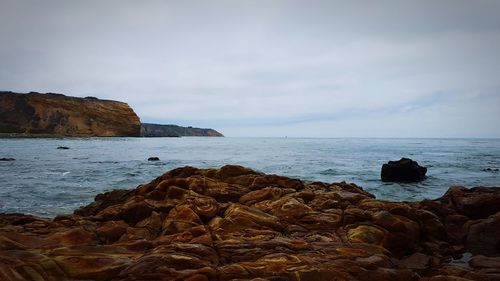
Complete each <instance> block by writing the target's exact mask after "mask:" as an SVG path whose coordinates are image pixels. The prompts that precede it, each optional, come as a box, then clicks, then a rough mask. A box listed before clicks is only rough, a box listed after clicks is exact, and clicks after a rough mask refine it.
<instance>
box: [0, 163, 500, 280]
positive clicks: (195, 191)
mask: <svg viewBox="0 0 500 281" xmlns="http://www.w3.org/2000/svg"><path fill="white" fill-rule="evenodd" d="M486 194H488V196H486ZM499 194H500V189H493V188H491V189H487V188H476V189H471V190H468V189H464V188H452V189H450V191H449V192H448V193H447V194H445V195H444V196H443V197H442V198H439V199H436V200H427V201H422V202H415V203H405V202H390V201H383V200H376V199H375V198H374V196H373V195H371V194H369V193H367V192H365V191H364V190H363V189H362V188H360V187H358V186H356V185H354V184H347V183H344V182H342V183H333V184H326V183H321V182H302V181H300V180H298V179H291V178H286V177H282V176H277V175H266V174H262V173H258V172H255V171H253V170H251V169H248V168H244V167H240V166H224V167H222V168H220V169H196V168H193V167H184V168H178V169H175V170H172V171H169V172H167V173H165V174H163V175H162V176H160V177H158V178H157V179H155V180H153V181H152V182H150V183H148V184H145V185H141V186H138V187H137V188H136V189H134V190H114V191H111V192H107V193H104V194H100V195H98V196H97V197H96V198H95V202H93V203H92V204H90V205H88V206H85V207H82V208H80V209H79V210H77V211H75V213H74V214H73V215H65V216H59V217H56V218H55V219H53V220H48V219H41V218H37V217H32V216H27V215H19V214H3V215H0V280H190V281H194V280H222V281H226V280H254V281H257V280H259V281H261V280H320V281H321V280H369V281H375V280H402V281H407V280H432V281H438V280H500V271H499V269H498V264H499V259H498V256H500V255H499V253H498V251H496V252H495V251H489V250H485V249H486V247H485V246H486V245H492V244H491V243H495V241H496V240H495V241H494V239H496V237H498V236H496V237H492V235H497V234H496V232H495V233H494V234H492V235H489V234H488V233H489V231H492V230H491V229H492V228H494V227H495V225H498V215H499V213H498V211H499V210H498V207H494V206H500V202H496V205H495V204H493V203H488V204H486V205H485V207H484V209H477V210H474V208H472V206H475V205H476V204H479V202H478V201H481V200H486V198H498V196H499ZM488 200H490V199H488ZM491 200H497V199H491ZM488 202H489V201H488ZM469 208H472V209H469ZM486 230H487V231H488V232H483V231H486ZM475 235H480V237H477V239H479V240H475V239H476V238H473V237H476V236H475ZM471 240H475V241H474V243H473V246H472V248H470V249H471V250H473V254H474V256H472V258H471V259H470V261H469V266H462V265H460V264H459V263H458V262H456V261H454V260H452V258H453V257H454V258H458V257H460V255H461V253H463V252H465V251H467V247H470V242H471ZM482 242H484V243H486V244H481V243H482ZM497 246H498V244H497ZM488 251H489V252H488ZM466 262H467V261H466Z"/></svg>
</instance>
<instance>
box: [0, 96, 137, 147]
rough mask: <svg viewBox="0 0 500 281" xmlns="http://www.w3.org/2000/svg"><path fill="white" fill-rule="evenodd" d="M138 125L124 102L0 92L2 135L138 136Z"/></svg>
mask: <svg viewBox="0 0 500 281" xmlns="http://www.w3.org/2000/svg"><path fill="white" fill-rule="evenodd" d="M140 128H141V123H140V120H139V117H137V115H136V114H135V112H134V111H133V110H132V108H130V107H129V106H128V105H127V104H126V103H123V102H118V101H111V100H100V99H97V98H93V97H88V98H76V97H68V96H65V95H61V94H51V93H48V94H40V93H34V92H31V93H28V94H17V93H12V92H0V134H2V136H27V137H30V136H44V137H50V136H72V137H84V136H106V137H109V136H139V135H140Z"/></svg>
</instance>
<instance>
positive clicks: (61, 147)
mask: <svg viewBox="0 0 500 281" xmlns="http://www.w3.org/2000/svg"><path fill="white" fill-rule="evenodd" d="M57 149H69V147H67V146H58V147H57Z"/></svg>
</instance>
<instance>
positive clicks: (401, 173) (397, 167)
mask: <svg viewBox="0 0 500 281" xmlns="http://www.w3.org/2000/svg"><path fill="white" fill-rule="evenodd" d="M425 173H427V168H426V167H422V166H420V165H418V163H417V162H416V161H413V160H411V159H409V158H401V159H400V160H398V161H389V162H388V163H387V164H384V165H382V171H381V178H382V181H390V182H418V181H422V180H424V179H425Z"/></svg>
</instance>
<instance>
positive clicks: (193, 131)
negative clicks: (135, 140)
mask: <svg viewBox="0 0 500 281" xmlns="http://www.w3.org/2000/svg"><path fill="white" fill-rule="evenodd" d="M141 136H143V137H223V136H224V135H222V134H221V133H219V132H217V131H216V130H214V129H201V128H193V127H182V126H177V125H159V124H150V123H142V127H141Z"/></svg>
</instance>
